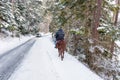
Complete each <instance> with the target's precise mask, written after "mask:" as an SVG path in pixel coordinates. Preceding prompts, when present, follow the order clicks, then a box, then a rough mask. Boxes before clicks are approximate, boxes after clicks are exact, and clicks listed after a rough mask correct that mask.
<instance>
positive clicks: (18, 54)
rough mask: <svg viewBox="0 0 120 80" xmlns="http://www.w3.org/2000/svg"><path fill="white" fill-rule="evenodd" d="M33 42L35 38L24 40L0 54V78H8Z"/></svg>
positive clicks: (5, 79)
mask: <svg viewBox="0 0 120 80" xmlns="http://www.w3.org/2000/svg"><path fill="white" fill-rule="evenodd" d="M34 42H35V39H31V40H29V41H26V42H25V43H23V44H21V45H20V46H18V47H16V48H14V49H12V50H10V51H8V52H6V53H4V54H3V55H1V56H0V80H8V78H9V77H10V76H11V74H12V73H13V71H14V70H15V68H16V67H17V66H18V64H19V63H20V62H21V60H22V59H23V58H24V56H25V54H26V53H27V52H28V51H29V49H30V48H31V47H32V45H33V44H34Z"/></svg>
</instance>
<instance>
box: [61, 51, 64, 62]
mask: <svg viewBox="0 0 120 80" xmlns="http://www.w3.org/2000/svg"><path fill="white" fill-rule="evenodd" d="M63 58H64V50H63V49H62V50H61V60H63Z"/></svg>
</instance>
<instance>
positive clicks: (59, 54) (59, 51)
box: [58, 49, 61, 57]
mask: <svg viewBox="0 0 120 80" xmlns="http://www.w3.org/2000/svg"><path fill="white" fill-rule="evenodd" d="M60 53H61V52H60V49H58V57H60Z"/></svg>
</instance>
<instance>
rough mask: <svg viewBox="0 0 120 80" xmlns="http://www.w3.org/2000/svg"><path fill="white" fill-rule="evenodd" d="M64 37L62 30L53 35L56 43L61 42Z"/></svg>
mask: <svg viewBox="0 0 120 80" xmlns="http://www.w3.org/2000/svg"><path fill="white" fill-rule="evenodd" d="M64 36H65V34H64V31H63V30H62V29H59V30H58V31H57V32H56V34H55V38H56V41H58V40H63V39H64Z"/></svg>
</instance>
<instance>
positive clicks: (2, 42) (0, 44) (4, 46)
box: [0, 36, 33, 55]
mask: <svg viewBox="0 0 120 80" xmlns="http://www.w3.org/2000/svg"><path fill="white" fill-rule="evenodd" d="M32 37H33V36H21V37H20V38H16V37H15V38H12V37H7V38H0V55H1V54H3V53H4V52H6V51H8V50H10V49H13V48H15V47H16V46H18V45H20V44H22V43H24V42H25V41H27V40H29V39H30V38H32Z"/></svg>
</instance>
